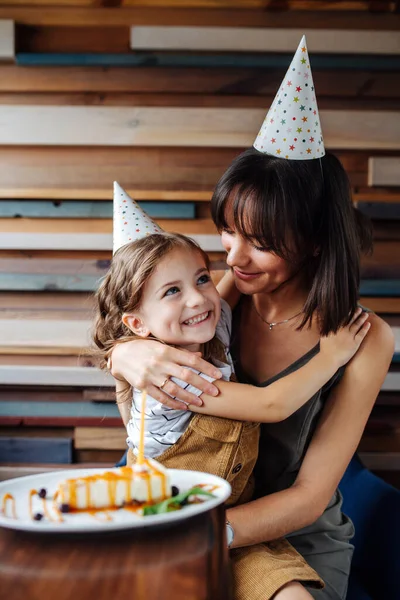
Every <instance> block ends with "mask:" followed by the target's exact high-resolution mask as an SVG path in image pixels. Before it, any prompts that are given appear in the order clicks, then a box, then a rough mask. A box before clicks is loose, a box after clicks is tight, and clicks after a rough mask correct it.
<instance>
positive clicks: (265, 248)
mask: <svg viewBox="0 0 400 600" xmlns="http://www.w3.org/2000/svg"><path fill="white" fill-rule="evenodd" d="M252 246H253V248H254V250H257V251H258V252H273V250H272V248H271V246H257V245H256V244H252Z"/></svg>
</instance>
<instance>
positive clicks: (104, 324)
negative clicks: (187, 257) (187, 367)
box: [93, 233, 225, 368]
mask: <svg viewBox="0 0 400 600" xmlns="http://www.w3.org/2000/svg"><path fill="white" fill-rule="evenodd" d="M176 248H181V249H184V250H189V251H191V252H193V251H195V252H198V253H199V254H200V255H201V256H202V258H203V259H204V263H205V265H206V267H207V269H209V268H210V260H209V258H208V256H207V254H206V253H205V252H204V250H202V249H201V248H200V246H199V245H198V244H197V243H196V242H195V241H193V240H191V239H190V238H188V237H186V236H184V235H181V234H179V233H162V234H159V233H154V234H151V235H148V236H146V237H144V238H142V239H140V240H136V241H134V242H131V243H130V244H126V245H125V246H123V247H122V248H120V249H119V250H117V252H116V253H115V254H114V256H113V259H112V262H111V267H110V269H109V271H108V273H107V275H106V276H105V278H104V279H103V281H102V283H101V284H100V287H99V289H98V291H97V293H96V296H95V297H96V305H95V306H96V307H95V311H96V314H95V323H94V333H93V339H94V342H95V344H96V346H97V347H98V348H99V350H100V352H99V354H100V359H101V365H100V366H101V367H102V368H104V367H105V366H106V364H107V360H108V357H109V356H110V355H111V352H112V349H113V348H114V346H115V344H116V343H121V342H128V341H131V340H132V339H135V338H137V336H136V335H135V334H134V333H133V332H132V331H131V330H130V329H129V328H128V327H126V325H124V323H123V322H122V316H123V314H124V313H132V312H135V311H136V310H138V308H139V306H140V302H141V300H142V297H143V291H144V286H145V284H146V282H147V281H148V280H149V278H150V277H151V276H152V275H153V273H154V271H155V269H156V267H157V266H158V265H159V263H160V260H162V259H163V258H164V257H165V256H166V255H167V254H169V253H170V252H171V251H172V250H175V249H176ZM203 356H204V358H205V359H206V360H211V359H212V358H217V359H219V360H224V359H223V356H225V352H224V349H223V345H222V344H221V342H219V340H218V339H217V338H216V337H214V339H213V340H211V341H210V342H208V343H207V344H205V347H204V348H203Z"/></svg>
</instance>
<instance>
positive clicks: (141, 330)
mask: <svg viewBox="0 0 400 600" xmlns="http://www.w3.org/2000/svg"><path fill="white" fill-rule="evenodd" d="M122 322H123V324H124V325H125V326H126V327H128V329H130V330H131V331H132V333H134V334H135V335H137V336H139V337H142V338H145V337H148V336H149V335H150V330H149V329H148V328H147V327H146V325H145V324H144V323H143V321H142V320H141V319H140V317H138V315H130V314H126V313H125V314H124V315H122Z"/></svg>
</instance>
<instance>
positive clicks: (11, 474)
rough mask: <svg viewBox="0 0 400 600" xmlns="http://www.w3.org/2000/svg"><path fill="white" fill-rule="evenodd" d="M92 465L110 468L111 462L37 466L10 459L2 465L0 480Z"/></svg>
mask: <svg viewBox="0 0 400 600" xmlns="http://www.w3.org/2000/svg"><path fill="white" fill-rule="evenodd" d="M91 467H104V468H109V467H110V463H104V464H98V463H92V462H91V463H87V464H79V465H77V464H68V465H67V464H65V465H64V464H63V465H60V464H58V463H46V464H45V465H38V464H35V466H29V465H19V464H16V463H15V462H14V461H8V463H7V465H0V481H7V480H8V479H15V478H16V477H26V476H27V475H38V474H40V473H50V471H61V470H64V469H88V468H91Z"/></svg>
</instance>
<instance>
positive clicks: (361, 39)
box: [130, 26, 400, 55]
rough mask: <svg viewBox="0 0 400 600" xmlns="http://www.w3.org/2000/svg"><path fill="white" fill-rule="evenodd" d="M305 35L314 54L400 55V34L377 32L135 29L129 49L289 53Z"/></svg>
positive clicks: (235, 28)
mask: <svg viewBox="0 0 400 600" xmlns="http://www.w3.org/2000/svg"><path fill="white" fill-rule="evenodd" d="M303 35H305V36H306V38H307V46H308V48H309V49H310V50H312V53H314V54H315V53H318V52H321V53H329V54H369V55H371V54H400V35H399V32H397V31H390V32H389V31H376V30H375V31H345V30H335V29H328V30H322V31H321V30H319V29H308V28H307V29H278V28H277V29H269V30H268V31H266V30H265V28H261V27H258V28H257V27H251V28H246V27H196V26H194V27H160V26H155V27H154V26H153V27H151V26H150V27H143V26H134V27H131V35H130V46H131V48H132V50H136V51H137V50H140V51H145V50H155V51H157V50H162V51H168V52H170V51H173V50H178V51H191V52H196V51H202V52H235V53H238V52H274V53H276V52H289V53H290V52H294V51H295V50H296V48H297V46H298V43H299V41H300V40H301V38H302V36H303ZM338 40H340V43H338Z"/></svg>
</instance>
